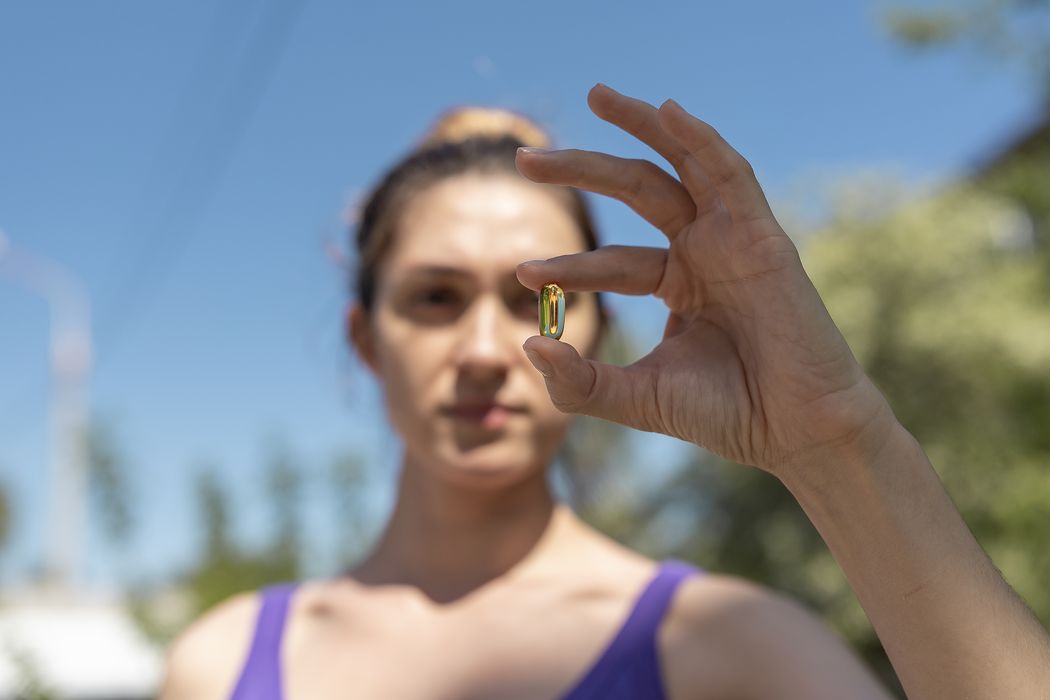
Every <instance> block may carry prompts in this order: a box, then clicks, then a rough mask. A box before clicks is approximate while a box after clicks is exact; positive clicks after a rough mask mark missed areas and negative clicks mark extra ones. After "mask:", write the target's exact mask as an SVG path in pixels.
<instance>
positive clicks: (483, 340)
mask: <svg viewBox="0 0 1050 700" xmlns="http://www.w3.org/2000/svg"><path fill="white" fill-rule="evenodd" d="M519 325H520V324H516V323H515V322H514V320H513V319H512V318H511V316H510V313H509V311H508V310H507V309H506V308H505V305H504V303H503V301H502V300H501V299H499V298H498V297H496V296H493V295H488V294H484V295H481V296H479V297H477V298H476V299H475V300H474V303H473V304H471V305H470V308H469V309H468V311H467V313H466V314H464V316H463V318H462V327H461V331H462V332H461V333H460V336H459V343H458V348H457V364H458V366H459V369H460V370H461V371H462V372H464V373H471V374H477V375H493V374H500V373H503V372H506V370H507V368H508V367H509V366H510V365H511V364H512V363H513V362H514V360H515V357H516V355H517V354H521V353H522V350H521V343H523V342H524V341H525V338H524V337H522V338H520V339H518V338H517V335H521V334H520V332H519V333H518V334H517V335H516V334H515V332H514V331H515V328H517V327H518V326H519ZM515 343H516V344H515Z"/></svg>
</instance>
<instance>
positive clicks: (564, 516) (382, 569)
mask: <svg viewBox="0 0 1050 700" xmlns="http://www.w3.org/2000/svg"><path fill="white" fill-rule="evenodd" d="M573 518H574V516H573V514H572V511H571V509H569V507H568V506H566V505H565V504H563V503H558V502H556V501H555V500H554V498H553V497H552V494H551V492H550V488H549V485H548V483H547V478H546V471H545V470H543V469H540V470H537V471H536V472H535V473H534V474H532V475H530V476H529V477H528V478H526V479H523V480H522V481H520V482H518V483H516V484H514V485H513V486H509V487H505V488H500V489H492V490H480V489H469V488H465V487H463V486H460V485H457V484H455V483H452V482H451V481H450V480H447V479H441V478H439V477H435V476H432V475H430V474H428V473H427V472H426V469H424V468H421V467H420V466H419V465H417V464H413V463H411V461H410V459H409V458H408V457H406V459H405V460H404V461H403V462H402V466H401V475H400V479H399V481H398V491H397V501H396V505H395V507H394V512H393V514H392V515H391V517H390V520H389V521H388V522H387V525H386V528H385V529H384V531H383V534H382V535H381V536H380V538H379V540H378V542H377V544H376V545H375V547H374V548H373V550H372V551H371V552H370V553H369V555H368V556H367V557H366V558H365V559H364V560H363V561H362V562H361V563H359V564H358V565H356V566H355V567H354V568H353V569H352V570H351V572H350V574H351V575H352V576H353V577H354V578H355V579H357V580H359V581H361V582H362V583H366V584H372V585H379V584H405V585H411V586H413V587H416V588H418V589H419V590H420V591H421V592H423V593H424V594H425V595H427V596H428V597H429V598H430V599H431V600H434V601H439V602H448V601H451V600H455V599H457V598H459V597H461V596H463V595H465V594H466V593H469V592H470V591H472V590H474V589H476V588H478V587H479V586H481V585H483V584H484V583H486V582H488V581H490V580H492V579H494V578H496V577H499V576H502V575H504V574H505V573H507V572H508V571H509V570H510V569H512V568H516V569H518V570H520V569H522V568H523V566H522V565H523V564H524V563H525V561H524V560H526V559H528V560H529V562H535V561H536V560H537V559H538V558H539V557H540V556H541V554H543V553H545V552H547V551H549V550H550V548H551V542H552V539H553V538H554V535H555V533H564V532H565V528H566V527H568V526H570V525H571V521H572V519H573Z"/></svg>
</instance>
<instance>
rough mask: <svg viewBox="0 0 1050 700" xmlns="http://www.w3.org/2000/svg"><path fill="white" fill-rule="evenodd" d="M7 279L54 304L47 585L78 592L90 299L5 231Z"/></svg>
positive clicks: (0, 239) (63, 271)
mask: <svg viewBox="0 0 1050 700" xmlns="http://www.w3.org/2000/svg"><path fill="white" fill-rule="evenodd" d="M0 276H5V277H8V278H10V279H13V280H14V281H15V282H17V283H19V284H21V285H22V286H23V287H25V288H27V289H29V290H31V291H33V292H35V293H37V294H39V295H40V296H41V297H43V298H44V300H45V301H47V303H48V311H49V319H50V341H49V350H50V368H51V387H50V391H51V400H50V403H49V411H48V413H49V444H48V480H49V482H48V489H47V493H48V502H47V506H46V509H45V512H46V514H47V515H46V517H47V523H46V525H47V528H46V538H47V540H46V545H45V546H46V549H45V560H44V581H43V583H45V584H46V585H47V586H48V587H51V588H55V589H57V590H58V591H59V592H64V593H72V592H74V591H75V590H76V589H77V588H78V586H79V584H80V579H79V568H80V564H81V562H80V556H81V545H82V542H83V535H84V532H85V530H86V527H85V526H86V524H87V523H86V519H85V516H86V508H85V506H86V500H87V499H86V495H87V467H88V439H89V436H88V426H89V421H88V380H89V377H90V372H91V362H92V358H91V354H92V353H91V317H90V306H89V303H88V297H87V293H86V290H85V289H84V287H83V285H82V284H81V283H80V281H79V280H78V279H77V277H76V276H75V275H74V274H73V273H72V272H71V271H70V270H69V269H67V268H66V267H64V266H63V265H61V264H60V263H58V262H56V261H54V260H51V259H49V258H45V257H42V256H40V255H36V254H34V253H31V252H29V251H26V250H24V249H22V248H19V247H16V246H15V245H14V244H13V243H12V242H11V241H10V239H9V238H7V236H5V235H4V233H3V231H0ZM2 343H3V338H2V337H0V344H2Z"/></svg>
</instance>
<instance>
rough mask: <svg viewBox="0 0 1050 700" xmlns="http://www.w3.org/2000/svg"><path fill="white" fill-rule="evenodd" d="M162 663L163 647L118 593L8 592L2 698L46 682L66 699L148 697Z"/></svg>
mask: <svg viewBox="0 0 1050 700" xmlns="http://www.w3.org/2000/svg"><path fill="white" fill-rule="evenodd" d="M163 671H164V652H163V650H162V649H159V648H157V647H155V646H154V645H152V644H151V643H150V642H149V641H148V640H147V639H146V638H145V637H144V636H143V635H142V634H141V632H139V630H138V629H137V628H136V626H135V624H134V622H133V621H132V619H131V617H130V616H129V615H128V613H127V611H126V610H125V608H124V606H123V604H122V602H121V600H120V596H119V595H118V594H99V593H93V594H79V595H77V596H76V597H75V598H74V597H71V596H70V595H69V594H68V593H62V592H61V591H60V590H58V589H52V592H49V591H48V590H47V589H40V588H36V589H25V590H21V591H5V593H4V595H3V602H2V604H0V698H4V699H5V700H7V699H8V698H16V697H19V696H23V697H24V696H25V695H26V690H27V689H29V688H35V687H39V688H40V689H42V690H44V691H47V692H48V693H50V696H51V697H55V698H62V699H63V700H66V699H68V700H87V699H89V698H91V699H101V698H106V700H132V699H134V700H139V699H142V700H146V699H148V698H154V697H156V695H157V693H158V691H159V689H160V684H161V680H162V675H163ZM34 683H38V684H39V685H38V686H35V685H33V684H34Z"/></svg>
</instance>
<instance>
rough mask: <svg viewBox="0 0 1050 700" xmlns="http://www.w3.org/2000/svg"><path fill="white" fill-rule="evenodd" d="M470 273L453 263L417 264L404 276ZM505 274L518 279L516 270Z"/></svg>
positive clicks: (444, 275) (445, 275)
mask: <svg viewBox="0 0 1050 700" xmlns="http://www.w3.org/2000/svg"><path fill="white" fill-rule="evenodd" d="M470 274H472V273H470V272H468V271H467V270H465V269H464V268H462V267H454V266H451V265H416V266H413V267H410V268H408V269H407V270H405V272H404V273H403V275H402V277H404V278H405V279H410V278H412V277H448V276H450V275H451V276H458V275H470ZM503 276H504V277H505V278H507V279H513V280H514V281H515V282H516V281H517V280H518V276H517V275H516V274H515V272H514V270H511V271H509V272H507V274H505V275H503Z"/></svg>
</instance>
